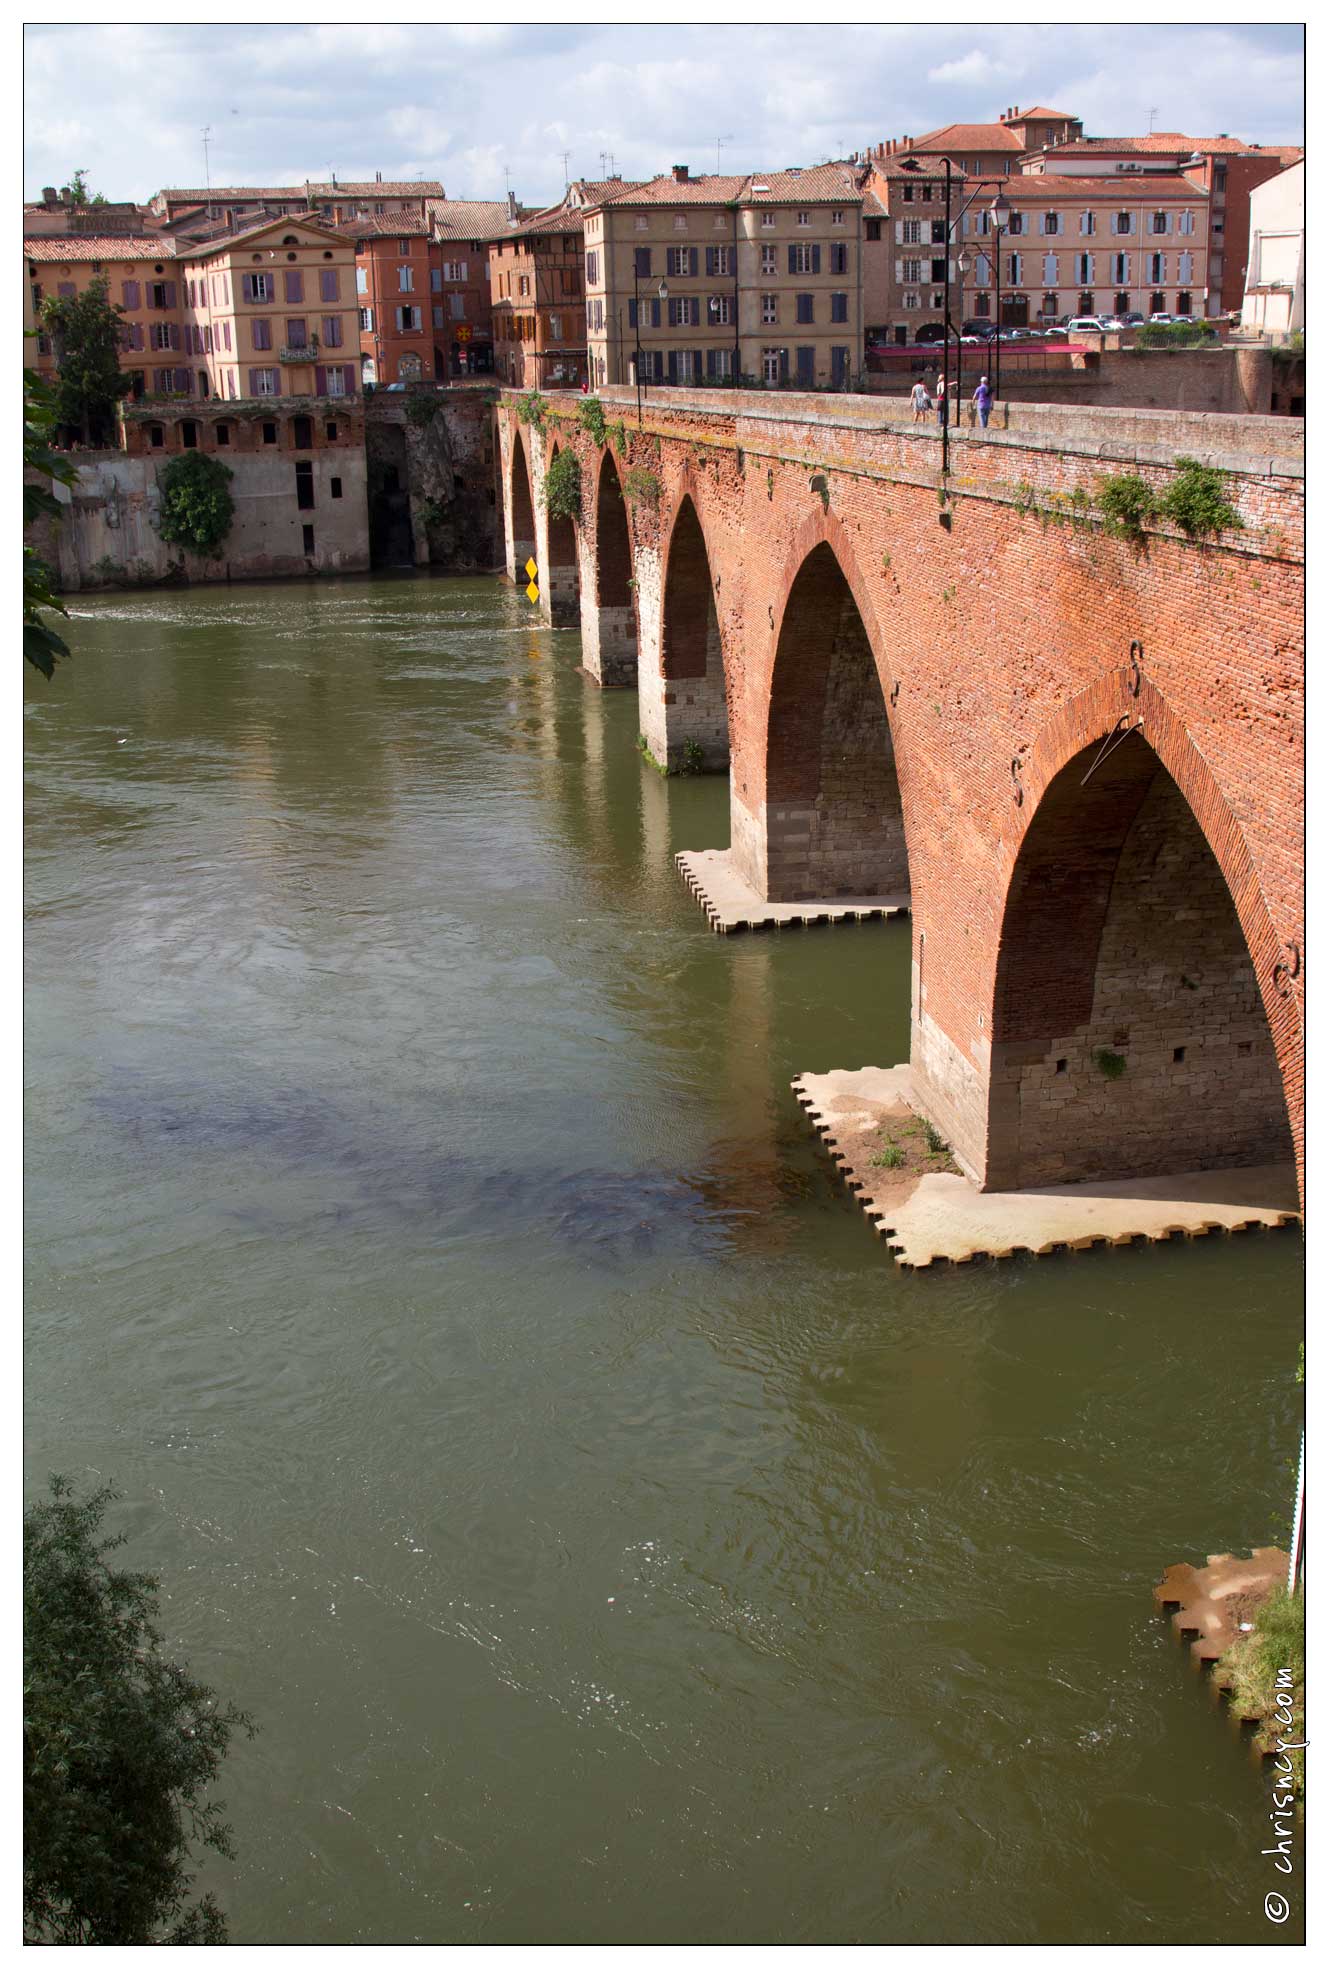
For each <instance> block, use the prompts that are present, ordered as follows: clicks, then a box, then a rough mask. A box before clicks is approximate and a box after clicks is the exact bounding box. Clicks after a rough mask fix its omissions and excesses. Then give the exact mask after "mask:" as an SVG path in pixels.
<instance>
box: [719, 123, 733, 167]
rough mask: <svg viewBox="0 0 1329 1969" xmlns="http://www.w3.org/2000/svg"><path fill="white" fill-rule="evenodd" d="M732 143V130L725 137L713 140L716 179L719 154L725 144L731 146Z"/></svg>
mask: <svg viewBox="0 0 1329 1969" xmlns="http://www.w3.org/2000/svg"><path fill="white" fill-rule="evenodd" d="M733 141H734V133H733V131H732V130H731V131H730V132H729V135H728V136H727V137H717V138H716V140H715V175H716V177H717V178H718V177H719V175H720V152H721V150H722V149H723V148H724V146H725V145H726V144H732V143H733Z"/></svg>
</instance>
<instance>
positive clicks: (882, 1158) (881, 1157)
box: [872, 1142, 906, 1169]
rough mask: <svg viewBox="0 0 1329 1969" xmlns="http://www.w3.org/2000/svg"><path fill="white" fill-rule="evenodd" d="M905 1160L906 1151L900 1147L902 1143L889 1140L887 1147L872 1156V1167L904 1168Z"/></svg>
mask: <svg viewBox="0 0 1329 1969" xmlns="http://www.w3.org/2000/svg"><path fill="white" fill-rule="evenodd" d="M905 1160H906V1158H905V1152H904V1150H903V1149H902V1148H901V1147H900V1144H899V1143H898V1142H887V1144H886V1146H885V1148H884V1149H879V1150H878V1151H877V1153H876V1155H874V1156H873V1157H872V1167H873V1168H874V1169H903V1168H904V1165H905Z"/></svg>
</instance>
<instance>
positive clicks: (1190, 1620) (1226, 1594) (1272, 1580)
mask: <svg viewBox="0 0 1329 1969" xmlns="http://www.w3.org/2000/svg"><path fill="white" fill-rule="evenodd" d="M1287 1573H1288V1555H1287V1553H1286V1552H1280V1551H1279V1549H1278V1547H1277V1546H1276V1545H1257V1546H1256V1547H1255V1548H1254V1549H1253V1551H1252V1552H1251V1556H1250V1558H1249V1559H1237V1558H1234V1557H1233V1555H1232V1553H1231V1552H1211V1553H1210V1554H1209V1558H1208V1563H1207V1564H1206V1565H1203V1566H1191V1565H1185V1564H1183V1565H1177V1566H1169V1567H1168V1569H1167V1571H1166V1572H1165V1573H1164V1574H1163V1577H1162V1579H1160V1580H1159V1582H1158V1584H1157V1586H1155V1588H1154V1604H1155V1606H1157V1607H1158V1608H1159V1609H1160V1611H1162V1612H1170V1613H1171V1614H1172V1631H1173V1633H1174V1634H1175V1635H1176V1636H1177V1639H1178V1640H1179V1641H1183V1642H1186V1643H1188V1644H1189V1646H1190V1651H1191V1658H1192V1660H1193V1661H1196V1662H1198V1663H1199V1664H1200V1666H1201V1667H1202V1668H1211V1667H1212V1666H1213V1664H1214V1663H1215V1662H1216V1661H1220V1660H1221V1659H1222V1657H1223V1656H1224V1655H1225V1654H1226V1653H1227V1651H1228V1649H1229V1648H1230V1647H1231V1646H1232V1644H1233V1642H1234V1641H1236V1640H1237V1638H1238V1636H1239V1635H1240V1634H1241V1632H1242V1622H1243V1621H1244V1620H1247V1619H1249V1618H1251V1616H1252V1613H1253V1611H1254V1608H1255V1607H1257V1606H1259V1605H1260V1604H1261V1603H1262V1602H1263V1601H1265V1600H1267V1599H1268V1598H1269V1595H1270V1594H1271V1593H1272V1592H1274V1590H1275V1589H1276V1588H1277V1587H1279V1586H1281V1585H1282V1584H1283V1583H1284V1581H1285V1580H1286V1578H1287ZM1174 1609H1175V1611H1174Z"/></svg>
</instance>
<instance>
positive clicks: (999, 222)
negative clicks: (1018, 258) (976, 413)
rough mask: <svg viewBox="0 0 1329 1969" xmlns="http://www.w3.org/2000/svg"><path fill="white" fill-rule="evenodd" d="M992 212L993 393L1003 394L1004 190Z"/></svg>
mask: <svg viewBox="0 0 1329 1969" xmlns="http://www.w3.org/2000/svg"><path fill="white" fill-rule="evenodd" d="M988 209H989V211H990V212H991V214H992V224H993V227H994V229H995V231H996V238H997V253H996V259H995V262H994V268H995V273H996V289H995V306H996V310H997V316H996V319H997V340H996V351H995V353H996V360H995V362H994V363H993V366H992V394H993V396H994V397H999V396H1000V395H1001V235H1002V233H1003V232H1004V231H1005V229H1006V227H1007V226H1008V225H1009V224H1010V222H1011V204H1010V200H1009V199H1008V198H1007V196H1006V194H1005V192H1004V191H999V192H998V193H997V196H996V197H995V198H994V199H993V201H992V204H991V206H990V207H989V208H988Z"/></svg>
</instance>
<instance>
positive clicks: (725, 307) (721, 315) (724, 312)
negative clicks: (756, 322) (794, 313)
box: [706, 294, 765, 328]
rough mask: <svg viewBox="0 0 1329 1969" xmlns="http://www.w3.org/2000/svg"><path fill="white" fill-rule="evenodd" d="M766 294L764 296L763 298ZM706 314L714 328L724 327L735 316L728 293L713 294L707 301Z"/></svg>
mask: <svg viewBox="0 0 1329 1969" xmlns="http://www.w3.org/2000/svg"><path fill="white" fill-rule="evenodd" d="M764 298H765V296H763V299H764ZM706 314H707V318H708V320H709V321H710V324H711V326H712V328H723V327H724V326H725V325H726V323H728V322H731V321H732V320H733V318H734V314H733V305H732V303H731V301H730V298H729V296H728V295H727V294H712V296H711V298H710V300H709V301H708V302H707V303H706Z"/></svg>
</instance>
